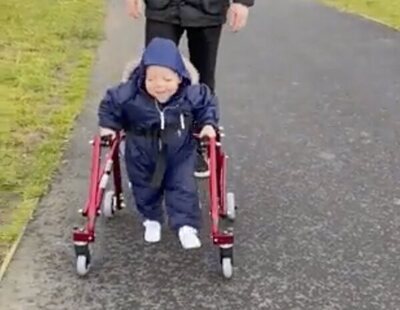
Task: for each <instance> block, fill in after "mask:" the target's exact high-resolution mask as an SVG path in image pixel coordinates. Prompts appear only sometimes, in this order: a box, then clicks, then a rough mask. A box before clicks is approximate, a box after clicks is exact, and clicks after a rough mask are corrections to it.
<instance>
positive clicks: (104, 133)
mask: <svg viewBox="0 0 400 310" xmlns="http://www.w3.org/2000/svg"><path fill="white" fill-rule="evenodd" d="M100 136H101V137H111V139H114V138H115V136H116V133H115V131H114V130H112V129H110V128H103V127H100Z"/></svg>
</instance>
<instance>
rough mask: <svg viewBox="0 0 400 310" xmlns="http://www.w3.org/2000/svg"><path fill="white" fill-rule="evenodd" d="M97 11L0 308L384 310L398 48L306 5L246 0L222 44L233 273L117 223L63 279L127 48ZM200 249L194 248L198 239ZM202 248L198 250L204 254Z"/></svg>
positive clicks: (378, 32)
mask: <svg viewBox="0 0 400 310" xmlns="http://www.w3.org/2000/svg"><path fill="white" fill-rule="evenodd" d="M122 3H123V1H120V0H118V1H117V0H110V1H109V10H108V12H109V14H108V18H107V23H106V30H107V38H106V40H105V41H104V42H103V43H102V45H101V47H100V49H99V51H98V62H97V64H96V67H95V68H94V72H93V79H92V84H91V92H90V94H89V97H88V100H87V105H86V109H85V111H84V113H83V114H82V116H81V118H80V119H79V121H78V125H77V128H76V130H75V132H74V137H73V139H72V141H71V143H70V145H69V148H68V151H67V152H66V154H65V160H66V162H65V163H64V164H63V165H62V167H61V168H60V171H59V173H58V175H57V177H56V178H55V180H54V182H53V185H52V188H51V191H50V193H49V194H48V195H47V196H46V197H45V198H44V199H43V201H42V202H41V205H40V208H39V209H38V211H37V212H36V214H35V217H34V219H33V220H32V222H31V223H30V225H29V227H28V230H27V232H26V236H25V238H24V239H23V241H22V243H21V246H20V248H19V250H18V252H17V254H16V256H15V259H14V261H13V263H12V264H11V266H10V269H9V272H8V273H7V275H6V277H5V278H4V281H3V282H2V283H1V284H0V309H2V310H3V309H4V310H15V309H18V310H20V309H22V310H34V309H40V310H45V309H49V310H56V309H68V310H70V309H81V310H90V309H93V310H99V309H107V310H112V309H121V310H123V309H162V310H167V309H174V310H175V309H218V310H221V309H229V310H231V309H241V310H244V309H274V310H275V309H282V310H289V309H290V310H295V309H296V310H299V309H305V310H336V309H346V310H347V309H354V310H361V309H368V310H378V309H385V310H390V309H393V310H395V309H399V308H400V270H399V260H400V229H399V228H400V151H399V141H400V139H399V133H400V130H399V128H400V121H399V115H400V58H399V55H400V34H399V33H398V32H395V31H392V30H390V29H387V28H385V27H382V26H380V25H377V24H374V23H372V22H369V21H366V20H363V19H361V18H358V17H355V16H351V15H346V14H341V13H338V12H336V11H334V10H332V9H329V8H326V7H323V6H320V5H319V4H316V3H315V2H313V1H309V0H279V1H266V0H259V1H258V2H257V6H256V9H257V11H256V10H253V11H252V15H251V21H250V24H249V27H248V28H247V29H246V30H245V31H244V32H243V33H241V34H239V35H233V34H231V33H229V32H226V33H224V39H223V42H222V48H221V57H220V62H219V76H218V90H219V94H220V97H221V100H222V104H223V123H224V125H225V128H226V130H227V134H228V138H227V140H226V149H227V151H228V152H229V153H230V154H231V155H232V161H233V164H234V166H233V167H232V170H231V174H230V177H231V183H230V185H231V187H232V188H234V189H235V191H236V194H237V197H238V204H239V205H240V206H241V209H240V213H239V221H238V222H237V224H236V234H237V245H236V248H235V249H236V252H235V253H236V256H235V258H236V263H237V269H236V274H235V277H234V279H232V281H230V282H226V281H224V280H222V279H221V277H220V275H219V274H218V273H217V270H218V264H217V263H216V258H217V255H216V252H215V250H214V248H213V247H211V246H210V245H209V244H207V242H206V241H205V246H204V247H203V248H202V249H201V250H199V251H195V252H193V253H184V252H183V251H182V250H180V248H179V245H178V243H177V240H176V239H175V238H174V237H173V236H172V235H171V233H169V232H168V231H166V232H165V235H164V243H162V244H160V245H157V246H145V245H144V244H143V241H142V228H141V226H140V223H139V222H138V220H137V218H136V217H135V216H131V215H130V213H129V212H128V210H125V211H123V213H120V214H119V215H118V217H117V218H116V219H114V220H112V221H111V222H109V223H107V224H105V223H101V225H100V230H99V233H100V236H99V239H98V242H97V243H96V246H95V250H96V252H95V261H94V266H93V269H92V271H91V273H90V275H89V276H88V278H86V279H79V278H78V277H77V276H76V275H75V272H74V256H73V250H72V246H71V242H70V236H71V229H72V227H73V226H74V224H76V223H79V220H80V218H79V217H78V215H77V212H76V211H77V210H78V209H79V208H80V207H82V205H83V203H84V200H85V197H86V186H87V179H88V162H89V154H90V153H89V151H90V149H89V146H88V144H87V141H88V140H89V139H90V137H91V135H92V134H93V132H94V129H95V123H96V113H95V109H96V106H97V103H98V100H99V98H100V97H101V96H102V94H103V91H104V89H105V87H106V86H109V85H111V84H113V83H115V82H116V81H117V80H118V79H119V77H120V73H121V71H122V68H123V66H124V64H125V63H126V61H128V60H129V59H130V58H131V57H133V56H135V55H136V53H137V51H139V50H140V43H141V42H142V40H143V39H142V35H141V33H142V25H141V24H140V23H136V24H135V23H133V22H132V21H130V20H129V19H128V18H126V17H125V15H124V11H123V10H124V8H123V4H122ZM204 238H205V237H204ZM204 240H206V239H204Z"/></svg>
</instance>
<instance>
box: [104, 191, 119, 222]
mask: <svg viewBox="0 0 400 310" xmlns="http://www.w3.org/2000/svg"><path fill="white" fill-rule="evenodd" d="M115 211H116V197H115V194H114V192H113V191H107V192H106V193H105V195H104V200H103V205H102V213H103V215H104V216H105V217H107V218H111V217H113V216H114V213H115Z"/></svg>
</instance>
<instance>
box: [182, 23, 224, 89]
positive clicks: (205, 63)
mask: <svg viewBox="0 0 400 310" xmlns="http://www.w3.org/2000/svg"><path fill="white" fill-rule="evenodd" d="M221 30H222V26H213V27H189V28H187V29H186V31H187V37H188V46H189V54H190V61H191V62H192V63H193V65H194V66H195V67H196V69H197V70H198V71H199V74H200V82H201V83H204V84H206V85H208V87H210V89H211V90H212V91H214V90H215V71H216V64H217V57H218V47H219V41H220V37H221Z"/></svg>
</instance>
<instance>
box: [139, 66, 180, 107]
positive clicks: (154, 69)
mask: <svg viewBox="0 0 400 310" xmlns="http://www.w3.org/2000/svg"><path fill="white" fill-rule="evenodd" d="M180 82H181V80H180V78H179V76H178V74H176V73H175V72H174V71H173V70H171V69H169V68H166V67H160V66H149V67H148V68H147V70H146V80H145V86H146V90H147V92H148V93H149V94H150V95H151V96H153V97H154V98H156V99H157V101H158V102H160V103H165V102H166V101H168V99H169V98H171V97H172V96H173V95H174V94H175V93H176V91H177V90H178V87H179V84H180Z"/></svg>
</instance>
